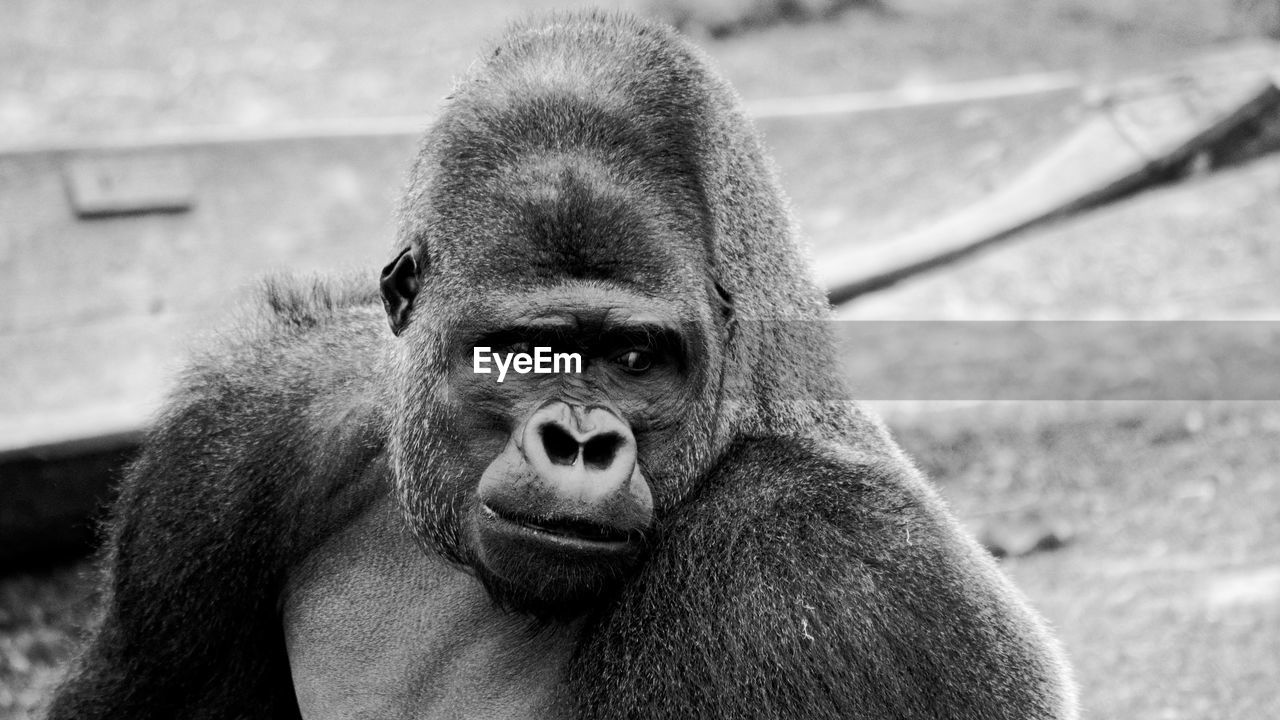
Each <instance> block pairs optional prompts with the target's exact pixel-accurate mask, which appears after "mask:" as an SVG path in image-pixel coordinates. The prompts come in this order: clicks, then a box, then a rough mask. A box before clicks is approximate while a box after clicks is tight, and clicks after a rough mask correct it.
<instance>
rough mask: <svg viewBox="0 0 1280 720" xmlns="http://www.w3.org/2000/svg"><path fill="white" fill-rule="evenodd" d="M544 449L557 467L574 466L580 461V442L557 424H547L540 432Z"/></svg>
mask: <svg viewBox="0 0 1280 720" xmlns="http://www.w3.org/2000/svg"><path fill="white" fill-rule="evenodd" d="M538 432H539V434H540V435H541V436H542V447H543V449H544V450H546V452H547V457H548V458H549V459H550V460H551V462H552V463H553V464H555V465H572V464H574V462H576V461H577V459H578V441H577V440H575V439H574V438H573V436H572V435H570V434H569V433H568V432H566V431H565V430H564V429H563V428H561V427H559V426H558V425H556V424H555V423H547V424H546V425H543V426H542V427H541V428H539V430H538Z"/></svg>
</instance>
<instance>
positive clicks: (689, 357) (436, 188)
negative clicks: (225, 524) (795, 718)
mask: <svg viewBox="0 0 1280 720" xmlns="http://www.w3.org/2000/svg"><path fill="white" fill-rule="evenodd" d="M613 24H615V21H611V20H607V19H605V18H588V20H587V21H586V22H583V21H582V20H581V18H578V19H576V20H575V21H573V22H566V23H562V24H561V23H555V22H553V23H551V24H548V25H544V26H542V27H539V28H537V29H530V30H525V31H523V32H516V33H513V34H511V35H510V36H509V37H508V38H507V40H506V42H505V44H503V45H502V46H500V47H499V48H497V49H496V50H495V51H493V53H492V54H491V56H490V57H489V59H488V62H487V63H485V64H484V65H483V66H482V67H480V68H478V69H477V70H476V71H474V72H473V74H472V76H471V77H470V78H468V79H466V80H465V81H464V82H463V83H461V84H460V86H459V87H458V89H457V90H456V91H455V92H454V94H453V95H452V96H451V97H450V98H449V100H448V102H447V105H446V107H445V108H444V110H443V113H442V116H441V117H440V119H439V120H438V121H437V123H436V124H435V126H434V127H433V128H432V129H431V130H430V131H429V132H428V134H427V137H426V139H425V141H424V144H423V147H422V151H421V153H420V155H419V157H418V160H417V162H416V164H415V166H414V169H413V172H412V176H411V181H410V186H409V190H408V192H407V193H406V200H405V202H404V205H403V207H402V224H401V232H400V243H401V252H400V254H399V256H398V257H397V259H396V260H395V261H393V262H392V263H391V264H390V265H388V266H387V268H386V270H385V271H384V274H383V280H382V287H383V299H384V304H385V306H386V309H387V313H388V317H389V319H390V322H391V326H392V329H393V330H394V331H395V332H396V333H397V334H398V335H399V336H400V342H399V343H398V347H399V351H400V354H399V356H398V359H397V361H396V367H397V378H398V383H399V386H398V387H396V388H395V389H394V392H395V393H396V395H397V397H398V398H399V400H398V402H399V403H400V404H401V405H400V406H399V407H397V408H396V409H395V411H394V412H393V413H392V417H394V418H396V420H395V424H394V427H393V429H392V441H391V447H392V457H393V463H394V468H395V474H396V480H397V487H398V492H399V497H400V500H401V503H402V505H403V507H404V509H405V511H406V513H407V515H408V516H409V517H410V518H411V523H412V525H413V529H414V531H415V534H416V535H417V536H418V537H419V538H420V539H421V540H423V541H425V542H426V543H428V544H429V545H430V546H431V547H434V548H435V549H437V550H439V551H442V552H443V553H444V554H445V555H446V556H448V557H450V558H451V559H453V560H455V561H457V562H460V563H463V564H465V565H468V566H470V567H471V568H473V569H474V570H475V572H476V574H477V575H478V576H479V577H480V579H481V580H482V581H483V582H484V583H485V584H486V586H487V587H488V588H489V590H490V592H491V593H492V595H493V596H494V597H495V598H496V599H498V600H499V601H501V602H504V603H507V604H509V605H511V606H513V607H515V608H518V609H521V610H527V611H531V612H533V613H535V614H539V615H552V616H559V617H566V616H573V615H575V614H578V613H580V612H582V611H583V610H585V609H587V608H589V607H591V606H592V605H593V604H595V603H597V602H598V600H599V599H600V598H601V597H602V596H604V595H606V594H608V593H609V592H610V591H611V590H613V589H614V588H615V587H616V586H617V585H618V583H619V581H620V580H621V579H623V578H625V577H627V575H628V574H629V572H630V571H631V570H633V569H634V567H635V565H636V564H637V563H638V562H639V561H640V559H641V558H642V557H643V556H644V552H645V549H646V546H647V545H648V544H649V543H651V542H652V541H653V540H654V539H655V533H657V532H658V530H659V529H660V527H661V519H662V518H663V517H664V516H665V515H666V513H668V512H669V511H670V509H671V508H672V507H674V506H675V505H676V504H677V503H679V502H681V501H682V500H683V499H685V498H687V497H688V496H689V495H690V493H691V492H693V491H694V490H695V489H696V488H697V486H698V483H699V480H700V479H701V478H703V477H705V475H706V474H707V472H708V471H709V470H710V468H711V467H712V465H713V464H714V462H715V460H716V459H717V457H718V456H719V455H720V454H721V453H723V451H724V449H725V448H726V447H727V444H728V443H729V442H730V441H731V440H732V439H733V438H734V437H740V436H742V435H748V434H754V433H758V432H766V431H767V432H774V433H776V432H779V431H785V430H786V428H787V427H788V426H800V425H803V426H808V427H812V426H813V425H814V424H815V423H817V422H818V421H819V420H821V418H820V417H819V416H821V415H823V414H824V413H826V412H829V408H831V407H836V406H839V405H840V403H829V402H822V398H825V396H826V395H827V394H828V393H830V392H831V391H830V389H829V388H825V387H823V385H824V384H822V383H815V382H812V381H810V380H808V379H807V378H811V377H815V376H821V373H822V372H823V371H824V369H825V363H824V360H823V358H824V357H825V355H824V353H823V351H822V348H823V347H825V344H826V343H827V340H826V338H825V336H824V335H823V334H822V331H821V329H820V328H818V327H817V325H818V323H814V322H805V321H811V320H814V319H817V318H820V317H822V316H823V314H824V313H825V301H824V299H823V297H822V295H821V293H820V292H818V290H817V289H816V287H814V285H813V284H812V283H811V282H810V281H809V280H808V278H807V277H806V275H805V273H804V272H803V271H802V270H801V268H802V267H803V264H802V261H801V259H800V258H799V257H797V253H796V250H795V244H794V243H793V242H791V239H790V231H791V228H790V226H789V223H788V221H787V218H786V213H785V210H784V208H783V207H782V205H781V200H780V193H779V192H778V191H777V188H776V186H775V185H774V181H773V179H772V173H771V172H770V169H769V168H768V167H766V166H765V164H764V162H763V160H762V159H761V157H762V156H761V153H760V150H759V147H758V146H757V141H756V140H755V137H754V134H753V133H752V132H750V130H749V129H748V127H747V125H746V123H745V121H744V120H743V119H742V118H741V116H740V114H739V113H738V111H737V110H736V102H735V99H734V98H733V97H732V95H731V94H730V92H729V91H728V90H727V89H726V88H725V87H724V86H723V85H722V84H721V83H720V82H719V81H718V80H716V79H714V78H713V76H711V75H710V74H709V73H708V72H707V70H706V69H705V63H704V61H703V60H702V59H701V58H700V57H699V56H698V54H697V52H696V51H695V50H693V49H692V48H691V47H689V46H687V45H685V44H684V43H683V42H681V41H678V40H676V39H675V38H673V37H672V36H671V35H670V34H669V33H668V32H667V31H665V30H662V29H660V28H657V27H650V26H647V25H642V24H639V23H633V24H630V25H629V28H628V29H629V30H630V32H627V33H619V32H618V30H617V28H616V26H615V27H610V25H613ZM624 45H625V47H624ZM636 58H640V62H639V64H638V65H637V63H636ZM752 317H755V318H774V319H777V318H790V319H791V320H793V321H794V322H792V323H780V322H770V323H759V322H748V321H747V320H748V319H749V318H752ZM539 347H541V348H548V349H549V350H548V352H553V353H577V354H578V355H579V356H580V357H581V359H582V366H581V372H580V373H563V372H561V373H554V374H515V373H509V374H507V375H506V376H505V379H504V380H503V381H499V378H498V375H497V374H496V373H488V374H482V373H477V372H475V369H476V368H475V364H474V362H473V360H474V358H475V352H476V348H482V349H488V350H487V351H488V352H492V353H495V354H497V355H498V356H505V355H509V354H510V353H528V352H530V351H531V350H532V349H534V348H539ZM797 368H804V371H803V372H800V371H799V370H797ZM815 398H817V399H818V402H812V401H811V400H812V399H815ZM824 408H826V409H824ZM837 412H839V411H837ZM764 418H769V419H768V421H767V422H766V421H765V420H764Z"/></svg>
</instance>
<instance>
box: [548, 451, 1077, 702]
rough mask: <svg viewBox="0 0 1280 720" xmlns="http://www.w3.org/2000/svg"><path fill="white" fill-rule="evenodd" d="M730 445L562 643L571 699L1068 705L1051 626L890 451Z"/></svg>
mask: <svg viewBox="0 0 1280 720" xmlns="http://www.w3.org/2000/svg"><path fill="white" fill-rule="evenodd" d="M727 457H728V458H730V459H729V460H727V461H726V462H725V464H724V466H723V467H721V468H720V469H719V471H718V472H717V473H716V474H715V475H714V476H713V477H712V478H710V480H709V485H708V486H707V488H706V490H705V492H703V493H701V494H700V495H699V497H697V498H696V499H694V500H692V501H691V502H690V503H689V504H687V505H686V506H685V507H683V508H682V509H680V510H679V511H678V513H677V514H676V516H675V517H673V519H672V522H671V524H670V525H669V526H668V529H667V534H666V537H665V538H664V540H663V541H662V542H661V543H659V547H658V548H657V550H656V551H655V555H654V556H653V557H652V558H651V559H650V561H649V562H648V563H647V564H646V566H645V568H644V569H643V571H642V573H641V575H640V577H639V578H637V580H636V581H634V582H633V583H632V584H631V585H629V586H628V587H627V588H626V589H625V590H624V592H623V595H622V596H621V598H620V599H619V600H618V606H617V607H616V608H615V609H614V610H613V611H612V612H610V613H608V614H606V615H604V616H603V618H602V619H601V620H600V621H599V625H597V626H596V627H594V628H592V629H591V631H590V632H589V634H588V637H589V640H588V641H587V642H586V644H584V645H583V646H582V648H580V650H579V653H578V655H577V656H576V657H575V658H574V660H573V663H572V665H571V669H570V683H571V691H570V696H571V697H579V698H581V702H582V707H581V714H580V717H583V718H621V717H629V718H655V719H656V718H683V717H726V718H729V717H732V718H901V719H908V718H910V719H917V718H918V719H921V720H923V719H924V718H929V719H931V720H935V719H938V718H970V719H974V718H982V719H983V720H997V719H1000V718H1009V719H1010V720H1012V719H1013V718H1018V719H1019V720H1028V719H1039V718H1045V719H1047V718H1069V717H1074V715H1075V698H1074V690H1073V688H1072V687H1071V686H1070V684H1069V682H1070V681H1069V680H1066V679H1065V678H1068V677H1069V672H1068V671H1067V669H1066V664H1065V662H1064V661H1063V660H1062V658H1061V655H1060V653H1059V651H1058V649H1057V647H1056V645H1055V643H1054V642H1053V640H1052V639H1051V638H1050V636H1049V634H1048V632H1047V631H1046V630H1045V629H1044V628H1043V627H1042V626H1041V624H1040V621H1039V620H1038V619H1037V618H1036V616H1035V615H1034V614H1033V613H1032V612H1031V611H1030V610H1028V609H1027V607H1026V605H1025V603H1024V601H1023V600H1022V599H1021V597H1020V596H1019V595H1018V594H1017V592H1016V591H1015V590H1014V589H1013V588H1012V586H1011V585H1010V584H1009V583H1008V581H1006V580H1005V579H1004V578H1003V576H1002V575H1001V574H1000V572H999V571H998V570H997V569H996V568H995V566H994V564H993V562H992V560H991V559H990V557H989V556H986V555H985V554H984V553H983V551H982V550H981V549H980V548H978V546H977V545H976V544H975V543H974V542H973V541H972V540H971V539H969V538H968V537H967V536H966V535H965V534H964V533H963V532H961V531H960V529H959V528H957V527H956V526H955V523H954V521H953V520H951V519H950V517H949V515H948V514H947V513H946V512H945V510H944V509H943V507H942V506H941V503H940V501H939V500H938V499H937V498H936V497H935V496H934V494H933V492H932V491H931V490H930V489H929V488H928V487H927V486H926V485H925V484H924V482H923V481H922V480H920V479H919V478H918V477H917V476H916V475H915V474H914V472H913V471H911V470H910V469H909V468H907V467H906V466H905V464H904V463H903V462H902V461H901V460H897V459H895V458H890V457H870V456H865V455H857V454H855V453H853V452H852V451H847V450H841V449H837V448H833V447H829V446H821V445H819V444H817V443H816V442H808V443H806V442H797V441H795V440H787V441H782V440H755V441H747V442H743V443H740V444H738V445H737V446H736V447H734V448H732V449H731V450H730V451H729V453H727ZM602 675H603V676H604V678H605V679H604V680H603V681H601V680H600V678H601V676H602Z"/></svg>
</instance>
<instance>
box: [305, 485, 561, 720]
mask: <svg viewBox="0 0 1280 720" xmlns="http://www.w3.org/2000/svg"><path fill="white" fill-rule="evenodd" d="M282 607H283V620H284V635H285V643H286V646H287V647H288V652H289V664H290V667H291V671H292V674H293V682H294V688H295V691H296V692H297V697H298V705H299V707H300V709H301V710H302V716H303V717H304V718H307V720H316V719H323V718H349V717H378V718H402V717H403V718H409V717H413V718H436V717H450V718H534V717H543V716H545V715H546V714H547V712H548V708H549V706H550V705H551V703H553V702H555V701H556V698H554V697H553V696H552V691H553V689H554V688H556V687H558V686H559V685H560V682H559V681H560V676H561V672H562V669H563V667H564V664H565V662H566V661H567V660H568V657H569V655H570V654H571V653H572V651H573V648H574V645H575V643H576V642H577V638H578V635H579V633H580V631H581V623H580V622H579V623H575V624H572V625H546V626H540V627H538V626H533V625H532V624H531V622H530V621H529V620H528V619H527V618H525V617H523V616H520V615H515V614H512V613H509V612H505V611H503V610H501V609H499V608H497V607H495V606H494V605H493V603H492V602H490V600H489V598H488V596H487V595H486V593H485V591H484V589H483V587H482V586H481V585H480V583H479V582H478V581H476V580H475V579H474V578H473V577H471V576H470V575H468V574H466V573H464V572H463V571H461V570H459V569H458V568H456V567H455V566H452V565H449V564H448V563H446V562H445V561H444V560H442V559H440V558H438V557H435V556H431V555H428V554H426V553H423V552H422V551H421V550H420V549H419V548H418V547H417V545H415V544H414V542H413V539H412V538H411V537H410V536H409V534H408V532H406V531H405V530H403V528H402V524H401V521H400V519H399V517H398V515H397V510H396V508H395V506H394V502H393V501H391V500H390V499H388V500H386V501H384V502H379V503H377V504H375V505H374V506H372V507H371V508H370V509H369V510H368V511H367V512H366V513H365V514H364V515H363V516H362V517H360V518H359V519H358V520H356V521H355V522H353V523H352V524H351V525H349V526H348V527H347V528H346V529H344V530H343V531H342V532H341V533H339V534H337V535H335V536H334V537H332V538H330V539H329V540H328V541H326V542H325V543H324V544H322V545H320V547H318V548H317V549H316V550H315V551H314V552H313V553H312V554H311V555H310V556H309V557H308V558H307V560H306V561H305V562H303V563H302V564H301V565H300V566H299V567H297V568H296V569H295V570H294V571H293V572H291V576H290V578H289V581H288V583H287V587H286V589H285V593H284V598H283V603H282Z"/></svg>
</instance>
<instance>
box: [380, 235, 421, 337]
mask: <svg viewBox="0 0 1280 720" xmlns="http://www.w3.org/2000/svg"><path fill="white" fill-rule="evenodd" d="M421 283H422V281H421V279H420V278H419V277H418V261H417V260H416V259H415V258H414V257H413V248H411V247H409V248H405V249H404V250H401V251H400V254H399V255H397V256H396V259H395V260H392V261H391V262H390V263H388V264H387V266H386V267H384V268H382V281H381V283H380V284H381V286H382V307H383V308H384V309H385V310H386V311H387V322H388V323H390V324H391V332H393V333H395V334H396V335H399V334H400V333H401V331H403V330H404V328H405V326H406V325H408V324H409V311H410V310H412V309H413V299H414V298H415V297H416V296H417V295H418V288H419V287H420V286H421Z"/></svg>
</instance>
